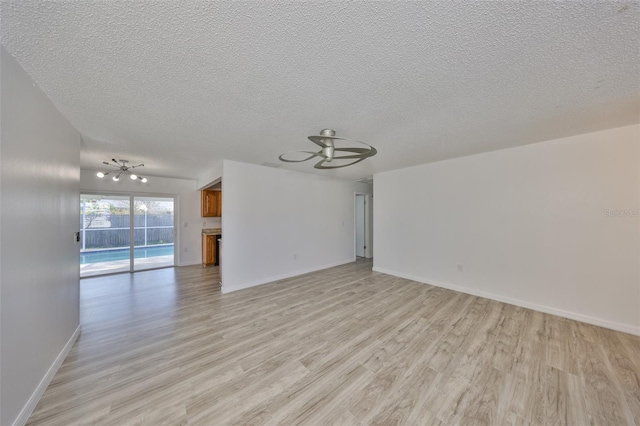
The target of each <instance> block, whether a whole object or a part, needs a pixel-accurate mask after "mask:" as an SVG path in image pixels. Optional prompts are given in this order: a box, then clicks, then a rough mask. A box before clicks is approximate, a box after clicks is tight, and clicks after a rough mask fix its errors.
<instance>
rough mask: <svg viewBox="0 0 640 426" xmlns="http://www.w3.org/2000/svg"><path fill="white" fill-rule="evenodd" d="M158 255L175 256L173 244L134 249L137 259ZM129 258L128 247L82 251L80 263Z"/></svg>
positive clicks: (134, 255)
mask: <svg viewBox="0 0 640 426" xmlns="http://www.w3.org/2000/svg"><path fill="white" fill-rule="evenodd" d="M156 256H173V244H169V245H162V246H157V247H136V248H134V249H133V257H134V258H135V259H143V258H146V257H156ZM125 259H129V249H128V248H118V249H113V250H99V251H85V252H81V253H80V264H81V265H86V264H88V263H99V262H113V261H114V260H125Z"/></svg>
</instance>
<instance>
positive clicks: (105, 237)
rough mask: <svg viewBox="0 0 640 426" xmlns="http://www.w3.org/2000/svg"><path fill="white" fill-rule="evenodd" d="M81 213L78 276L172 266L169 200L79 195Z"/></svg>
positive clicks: (172, 207)
mask: <svg viewBox="0 0 640 426" xmlns="http://www.w3.org/2000/svg"><path fill="white" fill-rule="evenodd" d="M80 215H81V223H80V225H81V226H80V229H81V242H82V246H81V249H80V276H81V277H89V276H94V275H102V274H111V273H116V272H133V271H139V270H144V269H153V268H162V267H167V266H173V265H174V264H175V254H174V235H175V232H174V231H175V228H174V221H175V215H174V199H173V198H171V197H152V196H137V195H136V196H134V195H124V194H122V195H107V194H82V195H81V196H80Z"/></svg>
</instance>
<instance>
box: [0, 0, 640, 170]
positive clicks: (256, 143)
mask: <svg viewBox="0 0 640 426" xmlns="http://www.w3.org/2000/svg"><path fill="white" fill-rule="evenodd" d="M1 12H2V43H3V44H4V45H5V47H6V48H7V50H8V51H9V52H10V53H11V54H12V55H13V56H15V58H16V59H17V60H18V62H20V64H21V65H22V66H23V67H24V68H25V70H26V71H27V72H28V73H29V74H30V75H31V77H32V78H33V79H34V80H35V81H36V82H37V83H38V84H39V85H40V86H41V87H42V89H43V90H44V91H45V92H46V93H47V95H48V96H49V97H50V98H51V100H52V101H53V102H54V103H55V104H56V105H57V107H58V108H59V109H60V111H61V112H62V113H63V114H64V115H65V116H66V117H67V118H68V119H69V120H70V121H71V123H72V124H73V125H74V126H75V127H76V128H77V129H78V130H79V131H80V132H81V133H82V135H83V140H84V143H83V148H82V153H81V162H82V164H81V165H82V167H83V168H87V169H95V168H97V167H99V165H100V163H101V162H102V161H103V160H107V159H110V158H112V157H117V158H125V159H129V160H131V161H134V162H144V163H145V164H146V167H145V171H146V172H147V174H148V175H159V176H170V177H189V178H197V177H198V176H199V175H201V174H203V173H204V172H206V171H207V169H208V168H210V167H211V165H212V163H213V161H214V160H220V159H232V160H238V161H245V162H250V163H257V164H261V163H265V162H268V163H278V159H277V158H278V155H279V154H280V153H282V152H285V151H290V150H298V149H312V148H315V146H314V145H313V144H312V143H311V142H309V141H308V140H307V139H306V137H307V136H308V135H312V134H317V133H318V132H319V131H320V130H321V129H323V128H326V127H329V128H334V129H336V130H337V132H338V136H343V137H348V138H353V139H357V140H362V141H364V142H367V143H369V144H371V145H373V146H375V147H376V148H377V149H378V155H377V156H376V157H373V158H371V159H368V160H366V161H364V162H362V163H360V164H358V165H356V166H352V167H348V168H345V169H340V170H334V171H319V172H318V173H321V174H326V175H331V176H339V177H345V178H353V179H356V178H360V177H364V176H370V175H371V174H373V173H376V172H380V171H384V170H390V169H395V168H400V167H406V166H411V165H416V164H421V163H426V162H431V161H437V160H442V159H447V158H453V157H459V156H464V155H469V154H474V153H479V152H484V151H490V150H496V149H501V148H505V147H511V146H518V145H523V144H527V143H532V142H537V141H542V140H548V139H553V138H558V137H562V136H568V135H573V134H578V133H585V132H590V131H595V130H600V129H605V128H611V127H616V126H622V125H626V124H631V123H637V122H638V121H640V118H639V117H640V77H639V76H640V52H639V49H640V34H639V33H640V6H639V4H638V2H600V3H594V2H591V1H589V2H578V1H571V2H569V1H566V2H538V1H536V2H519V1H518V2H517V1H512V2H449V1H447V2H411V3H406V2H375V3H374V2H371V3H369V2H311V3H309V2H282V1H275V2H264V3H263V2H260V3H258V2H242V3H239V2H117V1H108V2H106V1H105V2H95V1H91V2H33V1H18V2H14V3H12V2H8V1H4V0H3V1H2V10H1ZM312 164H313V163H312V162H308V163H303V164H301V165H289V164H285V165H283V167H284V168H290V169H295V170H304V171H310V172H316V171H315V170H314V169H313V167H312Z"/></svg>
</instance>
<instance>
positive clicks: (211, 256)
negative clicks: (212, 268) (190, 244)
mask: <svg viewBox="0 0 640 426" xmlns="http://www.w3.org/2000/svg"><path fill="white" fill-rule="evenodd" d="M217 238H218V235H211V234H208V235H205V234H202V264H203V265H204V266H209V265H215V263H216V239H217Z"/></svg>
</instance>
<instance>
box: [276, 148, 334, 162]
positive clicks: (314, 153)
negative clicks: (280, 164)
mask: <svg viewBox="0 0 640 426" xmlns="http://www.w3.org/2000/svg"><path fill="white" fill-rule="evenodd" d="M295 153H303V154H310V155H309V156H308V157H307V158H305V159H303V160H287V159H285V158H284V156H285V155H288V154H295ZM313 157H321V158H323V159H325V158H326V156H325V155H324V154H322V151H320V152H313V151H289V152H285V153H284V154H280V157H278V158H280V161H284V162H286V163H302V162H304V161H307V160H311V159H312V158H313Z"/></svg>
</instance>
